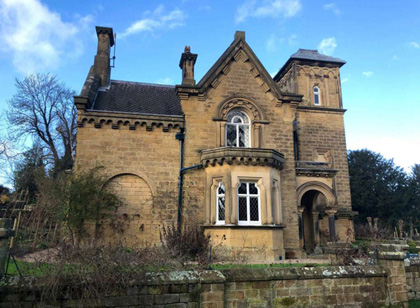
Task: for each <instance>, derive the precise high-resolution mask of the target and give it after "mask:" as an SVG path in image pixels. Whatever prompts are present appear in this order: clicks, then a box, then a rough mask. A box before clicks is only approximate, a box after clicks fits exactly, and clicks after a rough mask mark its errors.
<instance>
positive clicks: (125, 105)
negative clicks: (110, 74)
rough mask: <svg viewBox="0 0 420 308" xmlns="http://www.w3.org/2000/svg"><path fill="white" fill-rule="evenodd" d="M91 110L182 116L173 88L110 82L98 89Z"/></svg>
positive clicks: (158, 85) (128, 82) (148, 84)
mask: <svg viewBox="0 0 420 308" xmlns="http://www.w3.org/2000/svg"><path fill="white" fill-rule="evenodd" d="M92 110H96V111H108V112H109V111H111V112H123V113H141V114H154V115H169V116H182V115H183V112H182V109H181V102H180V100H179V98H178V95H177V94H176V92H175V86H169V85H161V84H150V83H141V82H130V81H119V80H111V83H110V86H109V87H107V88H101V89H99V91H98V93H97V96H96V99H95V102H94V104H93V108H92Z"/></svg>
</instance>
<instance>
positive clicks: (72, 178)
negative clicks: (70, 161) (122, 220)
mask: <svg viewBox="0 0 420 308" xmlns="http://www.w3.org/2000/svg"><path fill="white" fill-rule="evenodd" d="M101 171H102V168H101V167H96V168H93V169H90V170H88V171H86V172H78V174H77V175H67V174H65V173H61V174H59V175H57V176H56V177H55V178H53V177H51V176H46V177H44V178H40V179H39V181H38V186H37V187H38V189H39V193H38V202H37V207H36V208H37V209H36V211H38V213H39V215H38V216H39V218H38V219H39V220H49V221H51V222H52V223H55V224H59V223H61V222H65V223H66V226H67V227H68V228H69V230H70V236H71V237H72V240H73V241H74V242H76V243H79V242H80V240H81V239H82V238H83V237H84V236H85V235H86V230H85V225H86V224H85V223H86V222H88V221H93V222H97V221H98V220H99V219H100V218H101V217H102V216H104V215H106V214H107V213H109V212H110V211H112V210H115V209H116V208H117V207H118V206H119V205H120V204H121V201H120V200H119V199H118V197H117V196H116V195H115V194H114V193H113V192H111V191H110V190H108V189H107V188H106V187H105V183H106V178H105V177H104V176H103V174H102V173H101Z"/></svg>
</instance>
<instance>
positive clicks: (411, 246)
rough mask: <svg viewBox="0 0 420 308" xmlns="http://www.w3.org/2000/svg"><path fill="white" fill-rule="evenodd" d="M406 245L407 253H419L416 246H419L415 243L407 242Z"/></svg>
mask: <svg viewBox="0 0 420 308" xmlns="http://www.w3.org/2000/svg"><path fill="white" fill-rule="evenodd" d="M407 244H408V252H409V253H419V249H418V248H417V246H419V244H418V243H417V242H416V241H410V240H408V241H407Z"/></svg>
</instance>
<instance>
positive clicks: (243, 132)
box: [238, 125, 250, 148]
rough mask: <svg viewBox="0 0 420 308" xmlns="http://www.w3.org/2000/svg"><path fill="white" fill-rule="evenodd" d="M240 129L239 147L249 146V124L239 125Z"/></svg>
mask: <svg viewBox="0 0 420 308" xmlns="http://www.w3.org/2000/svg"><path fill="white" fill-rule="evenodd" d="M238 131H239V147H240V148H245V147H246V148H249V147H250V142H249V141H250V140H249V126H248V125H238Z"/></svg>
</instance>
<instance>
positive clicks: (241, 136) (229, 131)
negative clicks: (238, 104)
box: [226, 109, 251, 148]
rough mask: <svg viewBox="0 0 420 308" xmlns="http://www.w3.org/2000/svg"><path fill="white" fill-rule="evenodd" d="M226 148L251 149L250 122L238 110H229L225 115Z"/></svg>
mask: <svg viewBox="0 0 420 308" xmlns="http://www.w3.org/2000/svg"><path fill="white" fill-rule="evenodd" d="M226 146H228V147H238V148H249V147H251V134H250V121H249V118H248V116H247V115H246V114H245V113H244V112H242V111H240V110H237V109H234V110H231V111H229V113H228V115H227V123H226Z"/></svg>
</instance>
